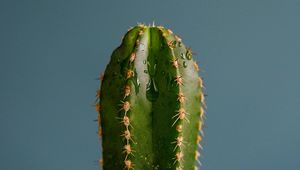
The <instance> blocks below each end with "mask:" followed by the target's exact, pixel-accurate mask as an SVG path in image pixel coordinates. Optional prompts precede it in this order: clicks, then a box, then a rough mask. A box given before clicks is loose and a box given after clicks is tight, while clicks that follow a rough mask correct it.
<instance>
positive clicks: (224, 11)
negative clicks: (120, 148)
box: [0, 0, 300, 170]
mask: <svg viewBox="0 0 300 170" xmlns="http://www.w3.org/2000/svg"><path fill="white" fill-rule="evenodd" d="M299 6H300V1H299V0H285V1H283V0H247V1H246V0H193V1H191V0H190V1H179V0H172V1H171V0H165V1H162V0H160V1H158V0H157V1H138V0H127V1H116V0H110V1H104V0H98V1H97V0H85V1H83V0H82V1H79V0H73V1H71V0H48V1H46V0H26V1H23V0H1V1H0V24H1V26H0V82H1V83H0V169H1V170H21V169H22V170H96V169H99V168H98V166H97V163H96V160H97V159H98V158H99V156H100V150H99V141H98V138H97V135H96V131H97V125H96V123H95V122H93V120H94V119H96V115H97V113H96V112H95V110H94V107H92V105H93V102H94V100H95V92H96V89H97V87H98V85H99V82H98V81H96V80H95V78H97V77H98V75H99V73H100V72H101V71H104V69H105V66H106V64H107V63H108V61H109V58H110V54H111V52H112V51H113V49H115V48H116V47H117V46H118V45H119V44H120V40H121V37H122V35H123V34H124V33H125V32H126V30H127V29H128V28H129V27H130V26H134V25H136V23H137V22H144V23H146V24H148V23H152V21H155V23H156V24H157V25H164V26H166V27H168V28H171V29H172V30H173V31H174V32H175V33H176V34H179V35H180V36H181V37H182V38H183V41H184V43H185V44H186V45H188V46H190V47H192V48H193V51H194V52H196V53H197V55H196V57H195V59H196V60H197V61H198V62H199V64H200V66H201V68H202V73H201V75H202V76H203V77H204V80H205V85H206V87H207V89H206V93H207V94H208V97H207V105H208V110H207V120H206V127H205V133H206V135H205V138H204V141H203V146H204V151H203V154H202V155H203V157H202V158H201V159H202V162H203V166H202V167H203V169H206V170H220V169H225V170H299V168H300V133H299V130H300V123H299V121H300V88H299V87H300V68H299V67H300V33H299V30H300V22H299V16H300V10H299Z"/></svg>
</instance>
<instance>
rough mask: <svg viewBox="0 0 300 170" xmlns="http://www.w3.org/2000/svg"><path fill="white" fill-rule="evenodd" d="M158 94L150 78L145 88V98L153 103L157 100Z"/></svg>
mask: <svg viewBox="0 0 300 170" xmlns="http://www.w3.org/2000/svg"><path fill="white" fill-rule="evenodd" d="M158 95H159V92H158V89H157V87H156V84H155V81H154V79H153V78H150V79H149V81H148V83H147V87H146V97H147V99H148V100H149V101H151V102H153V101H155V100H156V99H157V98H158Z"/></svg>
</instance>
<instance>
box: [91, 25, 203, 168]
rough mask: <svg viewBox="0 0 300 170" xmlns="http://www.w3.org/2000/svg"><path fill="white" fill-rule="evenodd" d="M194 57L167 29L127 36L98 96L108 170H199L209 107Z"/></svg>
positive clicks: (138, 31)
mask: <svg viewBox="0 0 300 170" xmlns="http://www.w3.org/2000/svg"><path fill="white" fill-rule="evenodd" d="M192 55H193V53H192V50H191V49H190V48H187V47H185V45H184V44H183V43H182V40H181V38H179V36H177V35H175V34H173V32H172V31H171V30H169V29H166V28H164V27H162V26H145V25H143V24H139V25H137V26H135V27H133V28H131V29H129V30H128V32H127V33H126V34H125V36H124V37H123V39H122V43H121V45H120V46H119V47H118V48H117V49H115V50H114V51H113V53H112V56H111V60H110V62H109V64H108V65H107V67H106V70H105V72H104V74H103V75H102V76H100V80H101V85H100V88H99V90H98V91H97V101H96V110H97V112H98V125H99V126H98V127H99V129H98V134H99V136H100V137H101V139H102V152H103V154H102V157H103V160H101V163H102V165H101V166H103V169H104V170H124V169H125V170H130V169H134V170H156V169H160V170H167V169H170V170H193V169H198V168H197V167H199V165H198V164H199V163H200V162H199V156H200V153H199V150H200V148H201V145H200V142H201V140H202V136H203V131H202V126H203V118H204V108H205V101H204V93H203V82H202V79H201V77H200V76H199V74H198V72H199V67H198V64H197V63H196V62H195V61H194V60H193V58H192Z"/></svg>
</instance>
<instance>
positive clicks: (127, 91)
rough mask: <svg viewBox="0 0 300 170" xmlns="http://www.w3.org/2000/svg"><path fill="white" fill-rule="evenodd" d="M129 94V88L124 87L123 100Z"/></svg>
mask: <svg viewBox="0 0 300 170" xmlns="http://www.w3.org/2000/svg"><path fill="white" fill-rule="evenodd" d="M130 92H131V88H130V86H129V85H126V86H125V88H124V98H123V99H125V97H127V96H129V95H130Z"/></svg>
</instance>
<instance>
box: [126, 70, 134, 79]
mask: <svg viewBox="0 0 300 170" xmlns="http://www.w3.org/2000/svg"><path fill="white" fill-rule="evenodd" d="M133 74H134V73H133V71H132V70H130V69H129V70H128V71H127V73H126V79H129V78H131V77H132V76H133Z"/></svg>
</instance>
